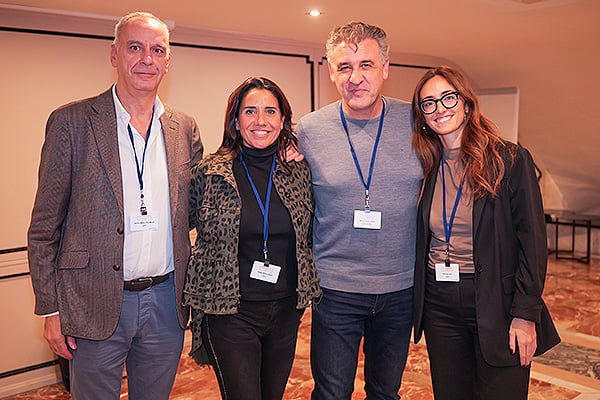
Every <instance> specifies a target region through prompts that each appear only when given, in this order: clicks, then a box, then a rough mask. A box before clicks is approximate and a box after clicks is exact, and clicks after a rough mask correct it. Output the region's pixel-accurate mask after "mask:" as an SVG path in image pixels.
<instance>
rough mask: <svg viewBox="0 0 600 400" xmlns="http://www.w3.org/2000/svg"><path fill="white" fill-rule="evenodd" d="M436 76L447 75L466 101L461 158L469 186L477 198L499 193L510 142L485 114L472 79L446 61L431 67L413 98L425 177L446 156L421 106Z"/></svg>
mask: <svg viewBox="0 0 600 400" xmlns="http://www.w3.org/2000/svg"><path fill="white" fill-rule="evenodd" d="M434 76H440V77H442V78H444V79H445V80H446V81H447V82H448V83H449V84H450V85H452V86H453V87H454V88H455V90H456V91H457V92H458V94H459V96H460V98H461V99H462V100H463V101H464V102H465V120H466V121H465V125H464V128H463V131H462V136H461V144H460V147H461V150H462V151H461V155H460V161H461V162H462V164H463V165H464V166H465V183H466V185H467V187H468V188H469V189H470V191H471V192H472V194H473V198H474V199H479V198H482V197H484V196H486V195H490V196H492V197H496V195H497V194H498V191H499V189H500V182H501V181H502V178H503V177H504V172H505V165H504V161H503V160H502V157H501V156H500V152H501V151H502V149H511V147H508V146H506V143H505V142H504V140H503V139H502V138H501V137H500V134H499V131H498V127H497V126H496V124H494V123H493V122H492V121H491V120H489V119H487V118H486V117H484V116H483V114H481V110H480V107H479V100H477V96H476V94H475V90H474V89H473V86H472V85H471V83H470V82H469V80H468V79H467V78H466V77H465V76H464V75H463V74H462V73H461V72H460V71H458V70H457V69H455V68H452V67H449V66H446V65H443V66H440V67H437V68H434V69H431V70H429V71H427V72H426V73H425V75H423V77H422V78H421V79H420V80H419V82H418V83H417V86H416V88H415V92H414V95H413V100H412V116H413V121H414V135H413V148H414V149H415V151H416V153H417V155H418V157H419V159H420V160H421V164H422V166H423V173H424V174H425V177H427V176H429V174H430V173H432V172H434V169H435V168H436V166H437V165H438V163H439V161H440V159H441V156H442V142H441V141H440V138H439V137H438V135H437V134H436V133H435V132H434V131H433V130H432V129H431V128H430V127H429V126H428V125H427V123H426V122H425V117H424V115H423V113H422V112H421V110H420V109H419V100H420V98H419V97H420V94H421V89H422V88H423V86H424V85H425V83H426V82H427V81H429V80H430V79H431V78H433V77H434ZM509 151H511V150H509ZM513 155H514V154H512V153H511V156H513Z"/></svg>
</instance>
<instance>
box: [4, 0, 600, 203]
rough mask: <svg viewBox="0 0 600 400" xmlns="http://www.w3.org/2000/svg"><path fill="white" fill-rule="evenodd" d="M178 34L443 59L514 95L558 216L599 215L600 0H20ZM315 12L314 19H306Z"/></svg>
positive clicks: (523, 136)
mask: <svg viewBox="0 0 600 400" xmlns="http://www.w3.org/2000/svg"><path fill="white" fill-rule="evenodd" d="M11 3H13V4H19V5H26V6H33V7H42V8H51V9H60V10H70V11H77V12H85V13H93V14H102V15H111V16H121V15H123V14H125V13H127V12H130V11H134V10H147V11H150V12H153V13H154V14H156V15H158V16H159V17H161V18H163V19H165V20H171V21H173V22H174V23H175V29H177V27H190V28H198V29H212V30H220V31H232V32H242V33H249V34H255V35H263V36H271V37H276V38H283V39H294V40H300V41H306V42H314V43H323V42H324V41H325V39H326V37H327V34H328V32H329V30H330V29H331V28H332V27H333V26H335V25H339V24H343V23H345V22H348V21H351V20H361V21H364V22H368V23H372V24H376V25H379V26H381V27H383V28H384V29H385V30H386V32H387V34H388V36H389V39H390V43H391V50H392V52H401V53H416V54H423V55H432V56H437V57H442V58H446V59H448V60H452V61H453V62H455V63H456V64H458V65H459V66H461V67H462V69H463V70H464V71H466V72H467V73H468V74H469V76H470V77H471V78H472V79H473V80H474V81H475V83H476V85H477V86H478V87H481V88H495V87H506V86H517V87H519V89H520V94H521V97H520V121H519V124H520V125H519V126H520V132H519V135H520V136H519V138H520V141H521V143H522V144H523V145H525V146H526V147H528V148H530V149H531V150H532V151H533V152H534V154H535V155H536V156H537V159H538V160H539V162H540V163H541V164H542V165H543V166H544V167H545V168H547V169H548V170H549V174H550V175H551V176H552V177H553V178H554V180H555V181H556V183H557V184H558V186H559V188H560V190H561V191H562V193H563V195H564V196H565V200H566V202H567V207H568V208H570V209H573V210H575V211H579V212H586V213H596V214H600V190H598V189H600V174H599V173H598V172H599V171H600V162H599V161H598V160H599V156H598V153H599V150H600V145H599V140H598V136H599V134H600V112H599V110H600V80H599V79H598V72H597V71H598V69H599V65H600V46H599V45H598V43H599V42H600V23H599V22H598V19H599V18H600V0H371V1H356V0H255V1H252V2H249V1H243V0H228V1H223V0H221V1H213V2H207V1H198V0H170V1H164V0H160V1H159V0H143V1H142V0H121V1H106V0H105V1H98V0H19V1H12V2H11ZM312 8H318V9H320V10H321V11H322V12H323V15H322V16H320V17H318V18H313V17H309V16H308V15H306V13H307V12H308V11H309V10H310V9H312Z"/></svg>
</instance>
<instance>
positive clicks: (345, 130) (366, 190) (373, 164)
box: [340, 100, 385, 211]
mask: <svg viewBox="0 0 600 400" xmlns="http://www.w3.org/2000/svg"><path fill="white" fill-rule="evenodd" d="M382 102H383V108H382V109H381V116H380V117H379V128H378V129H377V137H376V138H375V144H374V145H373V152H372V153H371V163H370V165H369V177H368V178H367V181H366V182H365V177H364V175H363V173H362V169H361V168H360V163H359V162H358V157H356V151H354V146H353V145H352V140H351V139H350V133H349V132H348V124H347V123H346V117H345V116H344V111H343V110H342V103H341V102H340V119H341V120H342V126H343V127H344V132H346V137H347V138H348V144H349V145H350V152H351V153H352V158H353V159H354V165H356V170H357V171H358V175H359V176H360V180H361V181H362V184H363V186H364V187H365V211H369V210H370V209H371V208H370V206H369V188H370V187H371V178H372V177H373V167H374V166H375V157H376V156H377V147H378V146H379V138H380V137H381V131H382V128H383V118H384V116H385V102H384V101H383V100H382Z"/></svg>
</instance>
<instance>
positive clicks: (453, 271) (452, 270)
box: [435, 263, 460, 282]
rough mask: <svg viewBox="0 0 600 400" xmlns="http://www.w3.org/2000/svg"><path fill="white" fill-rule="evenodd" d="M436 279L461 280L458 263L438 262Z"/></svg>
mask: <svg viewBox="0 0 600 400" xmlns="http://www.w3.org/2000/svg"><path fill="white" fill-rule="evenodd" d="M435 280H436V281H438V282H459V281H460V273H459V272H458V264H449V265H446V263H436V264H435Z"/></svg>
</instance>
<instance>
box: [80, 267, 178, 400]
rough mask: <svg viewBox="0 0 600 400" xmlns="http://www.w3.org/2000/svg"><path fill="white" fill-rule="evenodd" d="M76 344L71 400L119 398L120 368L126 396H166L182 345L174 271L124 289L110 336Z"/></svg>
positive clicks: (135, 399) (162, 399)
mask: <svg viewBox="0 0 600 400" xmlns="http://www.w3.org/2000/svg"><path fill="white" fill-rule="evenodd" d="M76 343H77V349H76V350H74V351H73V360H71V362H70V374H71V395H72V398H73V399H74V400H84V399H85V400H95V399H98V400H110V399H119V398H120V393H121V384H122V380H123V368H124V367H126V368H127V385H128V391H129V399H130V400H167V399H168V398H169V394H170V393H171V388H172V387H173V382H174V380H175V375H176V373H177V367H178V365H179V358H180V356H181V351H182V349H183V330H182V329H181V327H180V326H179V322H178V320H177V306H176V303H175V283H174V278H173V275H171V277H170V278H169V279H168V280H167V281H165V282H163V283H161V284H158V285H156V286H153V287H151V288H149V289H146V290H143V291H140V292H130V291H125V292H124V293H123V306H122V310H121V318H120V319H119V323H118V325H117V328H116V330H115V332H114V333H113V335H112V336H111V337H109V338H108V339H105V340H87V339H81V338H76Z"/></svg>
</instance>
